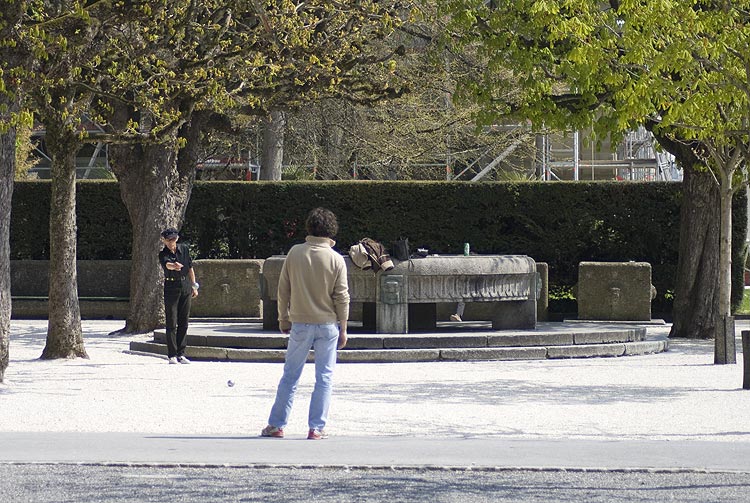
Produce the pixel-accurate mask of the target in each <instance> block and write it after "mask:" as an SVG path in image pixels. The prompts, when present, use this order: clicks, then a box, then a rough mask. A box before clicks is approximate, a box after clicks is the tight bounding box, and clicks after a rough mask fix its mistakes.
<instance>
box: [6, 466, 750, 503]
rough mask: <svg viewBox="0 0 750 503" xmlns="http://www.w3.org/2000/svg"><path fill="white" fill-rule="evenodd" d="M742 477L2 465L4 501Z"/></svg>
mask: <svg viewBox="0 0 750 503" xmlns="http://www.w3.org/2000/svg"><path fill="white" fill-rule="evenodd" d="M749 493H750V479H748V477H747V474H738V473H695V472H687V473H685V472H677V473H675V472H591V471H575V472H570V471H556V470H552V471H539V470H537V471H523V470H521V471H518V470H507V471H506V470H501V471H495V470H486V471H482V470H479V471H477V470H441V469H434V470H413V469H409V470H390V469H361V470H359V469H358V470H348V469H344V468H331V469H321V468H311V469H291V468H263V469H258V468H197V467H168V468H160V467H143V466H141V467H133V466H91V465H83V466H82V465H2V464H0V501H3V502H5V503H21V502H23V503H47V502H49V503H62V502H76V503H88V502H97V503H106V502H128V501H138V502H142V501H148V502H151V503H159V502H165V503H166V502H168V503H175V502H192V503H202V502H214V501H222V502H248V501H264V502H265V501H284V502H309V501H315V502H348V501H368V502H389V503H391V502H413V501H430V502H434V503H437V502H452V503H475V502H503V501H512V502H521V503H525V502H545V503H546V502H550V501H563V502H565V501H571V502H581V501H586V502H589V503H590V502H608V503H612V502H615V503H616V502H621V501H628V502H658V503H662V502H664V501H681V502H695V503H708V502H729V501H732V502H735V501H747V500H748V498H747V496H748V494H749Z"/></svg>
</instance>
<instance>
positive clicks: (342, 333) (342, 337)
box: [336, 320, 348, 349]
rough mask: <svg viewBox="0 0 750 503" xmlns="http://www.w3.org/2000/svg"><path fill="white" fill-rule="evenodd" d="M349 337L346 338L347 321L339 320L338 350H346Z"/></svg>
mask: <svg viewBox="0 0 750 503" xmlns="http://www.w3.org/2000/svg"><path fill="white" fill-rule="evenodd" d="M347 341H348V337H347V336H346V320H339V343H338V345H337V346H336V347H337V348H338V349H344V347H345V346H346V343H347Z"/></svg>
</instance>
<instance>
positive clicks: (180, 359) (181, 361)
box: [177, 356, 190, 364]
mask: <svg viewBox="0 0 750 503" xmlns="http://www.w3.org/2000/svg"><path fill="white" fill-rule="evenodd" d="M177 361H178V362H180V363H185V364H187V363H190V360H188V359H187V358H185V357H184V356H178V357H177Z"/></svg>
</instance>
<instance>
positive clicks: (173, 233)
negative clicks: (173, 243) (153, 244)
mask: <svg viewBox="0 0 750 503" xmlns="http://www.w3.org/2000/svg"><path fill="white" fill-rule="evenodd" d="M179 235H180V233H179V232H177V229H175V228H174V227H168V228H166V229H164V230H163V231H161V237H163V238H164V239H172V238H176V237H177V236H179Z"/></svg>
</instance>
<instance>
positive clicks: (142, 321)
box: [110, 114, 203, 333]
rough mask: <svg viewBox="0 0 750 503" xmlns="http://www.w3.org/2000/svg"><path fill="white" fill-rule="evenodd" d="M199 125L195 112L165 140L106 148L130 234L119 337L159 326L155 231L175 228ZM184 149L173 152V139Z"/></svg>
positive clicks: (180, 218)
mask: <svg viewBox="0 0 750 503" xmlns="http://www.w3.org/2000/svg"><path fill="white" fill-rule="evenodd" d="M202 124H203V117H202V116H201V114H194V117H193V120H192V121H190V122H189V123H188V124H186V125H185V126H183V127H182V128H181V130H180V132H179V135H176V136H175V137H174V138H172V141H171V142H168V143H165V144H161V145H147V146H141V145H126V146H113V147H111V148H110V157H111V161H112V169H113V171H114V173H115V175H116V176H117V179H118V180H119V182H120V194H121V196H122V200H123V202H124V204H125V207H126V208H127V210H128V215H129V217H130V224H131V226H132V230H133V245H132V257H131V269H130V308H129V313H128V318H127V320H126V322H125V327H124V328H123V329H122V330H121V331H120V332H123V333H146V332H150V331H152V330H154V329H155V328H158V327H162V326H164V298H163V280H162V271H161V267H160V266H159V260H158V254H159V250H161V248H162V245H161V242H160V241H159V234H160V232H161V231H162V230H163V229H164V228H166V227H176V228H178V229H179V228H180V227H181V226H182V222H183V220H184V217H185V210H186V208H187V204H188V200H189V199H190V193H191V192H192V188H193V182H194V181H195V156H196V155H195V152H196V151H197V149H198V146H199V139H198V136H199V134H200V129H201V127H202ZM178 136H180V137H182V138H185V139H187V145H186V147H184V148H183V149H181V150H180V151H179V156H178V155H177V154H176V152H177V149H176V147H175V145H176V144H177V137H178Z"/></svg>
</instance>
